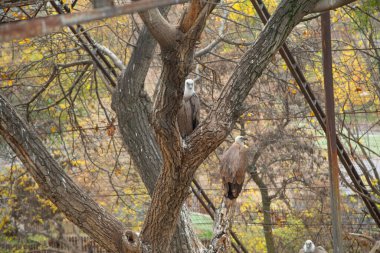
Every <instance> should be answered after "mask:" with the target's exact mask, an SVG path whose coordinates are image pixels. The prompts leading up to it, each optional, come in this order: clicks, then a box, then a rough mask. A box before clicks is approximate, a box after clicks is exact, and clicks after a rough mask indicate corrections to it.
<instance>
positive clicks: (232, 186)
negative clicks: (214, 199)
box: [220, 136, 248, 200]
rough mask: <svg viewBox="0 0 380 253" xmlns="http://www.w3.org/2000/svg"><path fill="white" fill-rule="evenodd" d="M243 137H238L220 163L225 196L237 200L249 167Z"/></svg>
mask: <svg viewBox="0 0 380 253" xmlns="http://www.w3.org/2000/svg"><path fill="white" fill-rule="evenodd" d="M245 140H247V139H246V138H245V137H243V136H237V137H236V138H235V142H234V143H233V144H232V145H231V147H229V149H227V150H226V151H225V152H224V153H223V156H222V159H221V161H220V175H221V177H222V183H223V189H224V196H225V197H226V198H228V199H231V200H233V199H236V198H237V197H238V196H239V194H240V192H241V190H242V187H243V183H244V178H245V172H246V170H247V166H248V154H247V148H246V147H245V146H244V141H245Z"/></svg>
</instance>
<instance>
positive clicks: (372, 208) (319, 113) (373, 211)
mask: <svg viewBox="0 0 380 253" xmlns="http://www.w3.org/2000/svg"><path fill="white" fill-rule="evenodd" d="M251 3H252V5H253V6H254V8H255V10H256V12H257V13H258V14H259V17H260V19H261V21H262V22H263V23H264V24H266V23H267V21H268V19H269V18H270V14H269V12H268V10H267V8H266V7H265V5H264V3H263V1H261V0H251ZM279 52H280V55H281V56H282V58H283V59H284V60H285V63H286V65H287V66H288V68H289V70H290V72H291V74H292V75H293V77H294V78H295V80H296V82H297V84H298V86H299V88H300V90H301V92H302V94H303V95H304V97H305V99H306V101H307V102H308V104H309V106H310V108H311V109H312V111H313V112H314V114H315V117H316V119H317V120H318V122H319V124H320V125H321V127H322V129H323V130H324V131H325V132H326V123H325V119H326V115H325V113H324V111H323V110H322V107H321V105H320V104H319V102H318V100H317V99H316V97H315V95H314V93H313V91H312V90H311V88H310V85H309V84H308V83H307V81H306V78H305V76H304V75H303V73H302V71H301V69H300V67H299V66H298V64H297V62H296V60H295V58H294V57H293V55H292V54H291V52H290V50H289V48H288V46H287V45H286V43H284V44H283V46H282V48H280V50H279ZM336 143H337V146H338V155H339V158H340V161H341V163H342V164H343V166H344V167H345V169H346V171H347V173H348V175H349V177H350V179H351V180H352V182H353V184H354V187H355V189H356V190H357V191H358V193H359V195H360V197H361V198H362V200H363V202H364V204H365V206H366V207H367V209H368V211H369V213H370V215H371V217H372V218H373V219H374V221H375V222H376V224H377V225H378V226H380V211H379V209H378V207H377V206H376V204H375V202H374V201H373V200H372V199H371V195H370V194H369V192H368V190H367V189H366V187H365V185H364V182H363V181H362V179H361V178H360V175H359V173H358V172H357V170H356V169H355V166H354V164H353V163H352V161H351V159H350V157H349V155H348V153H347V152H346V150H345V149H344V146H343V144H342V142H341V141H340V140H339V138H338V137H337V138H336Z"/></svg>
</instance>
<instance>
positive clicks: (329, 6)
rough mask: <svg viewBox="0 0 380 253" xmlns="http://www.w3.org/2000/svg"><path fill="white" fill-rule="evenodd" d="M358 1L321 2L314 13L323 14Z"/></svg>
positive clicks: (334, 0)
mask: <svg viewBox="0 0 380 253" xmlns="http://www.w3.org/2000/svg"><path fill="white" fill-rule="evenodd" d="M355 1H356V0H319V1H318V2H317V4H316V5H315V7H314V9H313V10H312V12H314V13H315V12H323V11H328V10H333V9H336V8H339V7H341V6H343V5H346V4H349V3H352V2H355Z"/></svg>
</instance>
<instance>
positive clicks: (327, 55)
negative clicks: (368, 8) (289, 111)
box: [321, 11, 343, 253]
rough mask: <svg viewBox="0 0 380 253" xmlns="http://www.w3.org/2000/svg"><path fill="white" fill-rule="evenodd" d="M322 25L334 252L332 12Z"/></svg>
mask: <svg viewBox="0 0 380 253" xmlns="http://www.w3.org/2000/svg"><path fill="white" fill-rule="evenodd" d="M321 26H322V53H323V77H324V86H325V97H326V116H327V117H326V119H327V122H326V128H327V129H326V137H327V145H328V157H329V166H330V173H329V174H330V203H331V215H332V226H333V246H334V253H343V243H342V218H341V212H340V196H339V166H338V154H337V147H336V132H335V111H334V109H335V108H334V107H335V106H334V87H333V72H332V54H331V24H330V12H329V11H327V12H324V13H323V14H322V18H321Z"/></svg>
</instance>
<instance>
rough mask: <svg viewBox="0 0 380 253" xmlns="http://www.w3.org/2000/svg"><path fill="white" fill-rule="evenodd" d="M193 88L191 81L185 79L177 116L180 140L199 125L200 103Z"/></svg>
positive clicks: (192, 81)
mask: <svg viewBox="0 0 380 253" xmlns="http://www.w3.org/2000/svg"><path fill="white" fill-rule="evenodd" d="M194 86H195V84H194V80H193V79H187V80H186V81H185V91H184V93H183V99H182V105H181V108H180V109H179V112H178V115H177V123H178V128H179V133H180V134H181V137H182V139H184V138H186V137H187V136H189V135H190V134H191V133H192V132H193V131H194V129H195V128H196V127H197V126H198V124H199V119H200V116H199V114H200V112H199V108H200V102H199V98H198V96H197V94H196V93H195V90H194Z"/></svg>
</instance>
